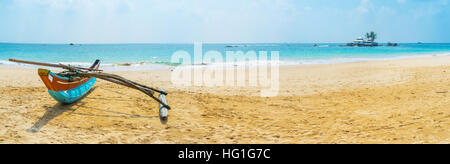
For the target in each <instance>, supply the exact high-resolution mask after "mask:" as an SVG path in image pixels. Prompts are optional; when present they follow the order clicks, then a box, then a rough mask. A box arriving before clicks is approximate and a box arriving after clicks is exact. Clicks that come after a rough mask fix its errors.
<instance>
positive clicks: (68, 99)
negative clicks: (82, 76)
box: [48, 78, 96, 104]
mask: <svg viewBox="0 0 450 164" xmlns="http://www.w3.org/2000/svg"><path fill="white" fill-rule="evenodd" d="M95 81H96V78H91V79H90V80H89V81H88V82H86V83H84V84H82V85H80V86H78V87H75V88H72V89H69V90H65V91H53V90H48V93H49V94H50V96H52V97H53V99H55V100H56V101H59V102H61V103H65V104H70V103H74V102H76V101H78V100H80V99H81V98H83V97H84V96H85V95H86V93H88V92H89V91H90V90H91V89H92V87H93V86H94V84H95Z"/></svg>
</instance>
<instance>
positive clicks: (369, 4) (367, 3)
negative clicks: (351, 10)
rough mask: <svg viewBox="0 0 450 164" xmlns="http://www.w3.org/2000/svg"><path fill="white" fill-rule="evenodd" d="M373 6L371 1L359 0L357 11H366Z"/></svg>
mask: <svg viewBox="0 0 450 164" xmlns="http://www.w3.org/2000/svg"><path fill="white" fill-rule="evenodd" d="M372 8H373V5H372V2H370V0H361V3H360V4H359V6H358V11H359V12H361V13H367V12H369V11H370V10H371V9H372Z"/></svg>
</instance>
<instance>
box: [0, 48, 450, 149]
mask: <svg viewBox="0 0 450 164" xmlns="http://www.w3.org/2000/svg"><path fill="white" fill-rule="evenodd" d="M117 74H118V75H120V76H123V77H127V78H129V79H130V80H134V81H137V82H140V83H142V84H145V85H149V86H152V87H157V88H164V89H165V90H166V91H167V92H168V93H169V95H168V96H167V99H168V102H169V105H171V106H172V108H173V109H172V110H171V111H170V112H169V122H168V124H167V125H161V123H160V121H159V119H158V111H157V107H158V104H156V103H154V102H153V101H151V100H150V99H148V98H146V97H145V96H143V95H142V94H141V93H139V92H136V91H134V90H131V89H128V88H126V87H122V86H118V85H115V84H111V83H108V82H105V81H101V80H99V81H98V82H97V83H96V88H95V89H94V90H93V91H92V93H91V94H90V95H89V96H87V97H86V98H84V99H82V100H81V101H79V102H77V103H75V104H71V105H62V104H59V103H57V102H55V101H54V100H53V99H52V98H51V96H49V94H48V92H47V89H46V88H45V86H44V84H43V83H42V81H41V80H40V79H39V77H38V75H37V72H36V70H33V69H29V68H17V67H15V68H14V69H11V67H5V66H0V96H1V97H2V99H0V104H2V106H0V143H187V144H189V143H190V144H195V143H207V144H214V143H250V144H255V143H259V144H263V143H266V144H268V143H278V144H288V143H446V144H448V143H450V133H448V129H449V127H450V120H449V119H448V118H449V116H450V113H449V110H448V109H450V99H449V96H450V95H449V92H448V91H450V56H443V57H434V58H419V59H403V60H390V61H373V62H363V63H340V64H329V65H309V66H281V67H280V91H279V93H280V94H279V95H278V96H276V97H271V98H266V97H260V96H258V95H259V88H254V87H227V86H223V87H205V86H190V87H186V86H175V85H173V84H171V77H170V70H155V71H149V70H146V71H121V72H117Z"/></svg>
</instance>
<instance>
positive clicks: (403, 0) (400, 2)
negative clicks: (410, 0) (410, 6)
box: [397, 0, 407, 4]
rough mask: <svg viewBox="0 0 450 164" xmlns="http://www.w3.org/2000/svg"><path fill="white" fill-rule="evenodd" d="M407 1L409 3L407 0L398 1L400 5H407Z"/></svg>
mask: <svg viewBox="0 0 450 164" xmlns="http://www.w3.org/2000/svg"><path fill="white" fill-rule="evenodd" d="M406 1H407V0H397V3H399V4H404V3H406Z"/></svg>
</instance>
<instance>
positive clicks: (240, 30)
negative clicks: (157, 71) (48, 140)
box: [0, 0, 450, 43]
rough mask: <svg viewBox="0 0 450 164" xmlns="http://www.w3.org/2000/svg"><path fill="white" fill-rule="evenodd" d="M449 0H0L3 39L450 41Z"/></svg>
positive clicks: (112, 41) (128, 41)
mask: <svg viewBox="0 0 450 164" xmlns="http://www.w3.org/2000/svg"><path fill="white" fill-rule="evenodd" d="M448 1H450V0H0V42H16V43H17V42H19V43H71V42H73V43H192V42H196V41H197V42H212V43H218V42H219V43H224V42H226V43H230V42H299V43H312V42H329V43H333V42H348V41H352V40H353V39H354V38H356V37H358V36H360V35H362V34H363V33H365V32H368V31H375V32H377V33H378V37H379V40H378V41H379V42H387V41H391V42H418V41H421V42H450V31H449V29H450V4H449V2H448Z"/></svg>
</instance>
